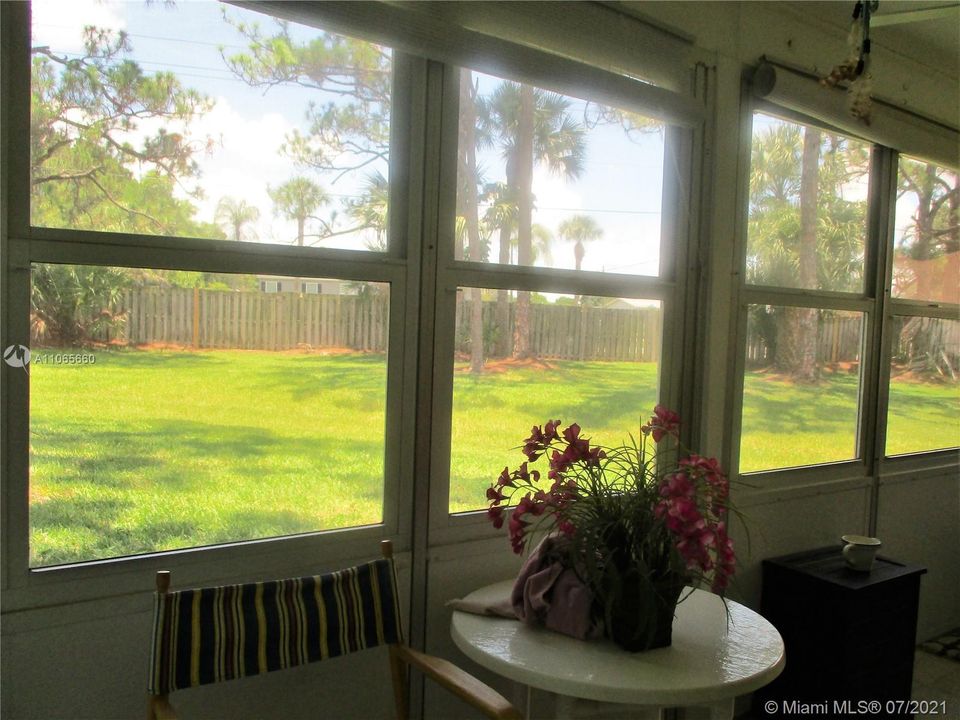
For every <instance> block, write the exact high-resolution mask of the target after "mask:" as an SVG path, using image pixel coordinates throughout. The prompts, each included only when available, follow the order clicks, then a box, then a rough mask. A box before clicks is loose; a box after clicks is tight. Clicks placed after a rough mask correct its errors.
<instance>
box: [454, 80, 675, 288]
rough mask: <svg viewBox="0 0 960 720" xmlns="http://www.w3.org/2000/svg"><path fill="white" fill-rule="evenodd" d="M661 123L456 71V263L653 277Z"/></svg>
mask: <svg viewBox="0 0 960 720" xmlns="http://www.w3.org/2000/svg"><path fill="white" fill-rule="evenodd" d="M663 147H664V136H663V126H662V125H661V124H659V123H658V122H656V121H654V120H651V119H650V118H646V117H642V116H640V115H637V114H635V113H631V112H627V111H624V110H619V109H617V108H613V107H609V106H606V105H601V104H599V103H594V102H586V101H584V100H579V99H576V98H572V97H567V96H565V95H560V94H557V93H553V92H549V91H547V90H543V89H541V88H538V87H534V86H532V85H524V84H521V83H516V82H512V81H510V80H502V79H500V78H497V77H493V76H490V75H484V74H482V73H478V72H473V71H470V70H462V71H461V78H460V141H459V149H460V152H459V154H458V165H457V176H458V186H457V187H458V192H457V225H456V233H455V238H454V242H455V247H454V255H455V257H456V258H457V259H466V260H472V261H475V262H491V263H500V264H504V265H507V264H510V265H522V266H537V267H553V268H567V269H576V270H590V271H594V272H616V273H627V274H631V275H649V276H656V275H658V274H659V272H660V218H661V202H662V198H661V195H662V189H663Z"/></svg>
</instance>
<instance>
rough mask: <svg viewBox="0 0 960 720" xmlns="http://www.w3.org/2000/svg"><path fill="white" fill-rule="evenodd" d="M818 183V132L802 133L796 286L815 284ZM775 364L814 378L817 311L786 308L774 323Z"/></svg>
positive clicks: (798, 376) (796, 375)
mask: <svg viewBox="0 0 960 720" xmlns="http://www.w3.org/2000/svg"><path fill="white" fill-rule="evenodd" d="M819 185H820V131H819V130H818V129H816V128H811V127H807V128H806V129H805V130H804V133H803V158H802V164H801V169H800V237H799V248H798V263H799V268H798V271H799V280H800V287H803V288H809V289H814V288H816V287H817V195H818V190H819ZM777 360H778V362H777V364H778V365H779V366H780V369H781V370H784V371H786V372H788V373H790V374H791V375H792V376H793V378H794V379H795V380H797V381H799V382H808V383H809V382H814V381H815V380H816V379H817V311H816V310H814V309H812V308H799V307H787V308H785V309H784V317H783V318H782V320H781V321H780V323H779V324H778V339H777Z"/></svg>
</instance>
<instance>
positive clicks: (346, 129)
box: [30, 0, 392, 250]
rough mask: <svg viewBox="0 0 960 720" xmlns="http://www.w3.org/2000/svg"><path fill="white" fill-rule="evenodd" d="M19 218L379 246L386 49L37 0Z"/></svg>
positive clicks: (217, 11) (281, 27)
mask: <svg viewBox="0 0 960 720" xmlns="http://www.w3.org/2000/svg"><path fill="white" fill-rule="evenodd" d="M32 48H33V49H32V56H33V57H32V60H33V77H32V90H33V94H32V125H31V138H30V145H31V177H32V185H31V222H32V223H33V224H34V225H38V226H44V227H56V228H77V229H86V230H104V231H107V230H109V231H113V232H133V233H145V234H150V235H154V234H156V235H174V236H182V237H183V236H185V237H204V238H220V239H225V240H234V241H248V242H262V243H281V244H288V245H319V246H322V247H337V248H353V249H359V250H363V249H365V248H369V249H383V247H384V245H385V242H386V215H387V174H388V173H387V164H388V163H387V157H388V151H389V137H390V129H389V124H390V91H391V78H392V61H391V53H390V50H389V49H387V48H383V47H380V46H377V45H372V44H370V43H367V42H363V41H360V40H355V39H353V38H348V37H345V36H343V35H336V34H334V33H329V32H324V31H322V30H317V29H315V28H312V27H306V26H301V25H297V24H296V23H282V24H281V23H279V22H276V21H273V20H271V19H269V18H267V17H266V16H264V15H263V14H262V13H258V12H253V11H248V10H243V9H240V8H236V7H231V6H227V5H222V4H220V3H218V2H212V1H209V0H203V1H197V2H181V3H164V2H118V1H115V0H110V1H107V0H104V1H103V2H101V1H99V0H98V1H97V2H92V1H90V0H85V1H83V2H78V1H76V0H37V1H36V2H34V3H33V43H32Z"/></svg>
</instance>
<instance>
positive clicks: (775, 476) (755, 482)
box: [724, 84, 960, 523]
mask: <svg viewBox="0 0 960 720" xmlns="http://www.w3.org/2000/svg"><path fill="white" fill-rule="evenodd" d="M742 98H743V103H742V107H743V108H744V113H743V116H742V118H741V119H742V128H741V143H740V150H741V153H740V163H739V166H740V169H739V173H738V176H739V178H740V183H739V193H740V201H739V203H738V231H737V241H736V243H737V246H736V253H735V257H736V268H737V271H738V275H739V278H740V279H739V282H738V286H737V288H735V295H736V305H735V306H736V307H737V313H736V317H735V318H734V329H733V336H734V337H735V338H736V359H735V362H734V369H733V379H732V382H731V384H730V388H731V391H730V395H729V396H728V400H729V401H728V407H729V408H730V410H731V413H732V418H733V422H732V423H731V427H730V432H729V433H728V434H727V438H726V439H725V441H724V447H725V450H726V452H725V454H726V456H727V457H729V458H730V467H731V472H732V473H733V474H735V475H739V476H740V477H741V480H743V484H744V486H745V487H747V488H748V489H747V491H746V492H745V495H747V496H751V495H755V494H760V495H765V494H767V493H769V492H773V493H779V492H782V491H788V490H793V489H802V488H808V487H811V486H816V485H822V484H831V485H839V486H849V487H865V486H868V485H875V484H876V482H877V478H878V477H879V476H880V475H881V474H886V473H889V472H897V471H905V470H919V469H927V468H940V467H948V466H950V465H953V466H955V465H956V463H957V459H958V449H957V448H948V449H942V450H931V451H927V452H922V453H911V454H908V455H898V456H895V457H888V456H886V455H885V454H884V451H885V440H886V436H885V433H886V412H887V399H888V391H889V376H890V354H891V348H892V345H891V342H892V338H890V331H891V328H890V320H891V317H892V316H893V315H905V314H907V315H913V314H916V315H920V316H924V317H953V318H956V317H957V316H958V314H960V308H958V307H957V306H953V305H948V304H938V303H919V302H916V301H904V300H895V299H891V298H890V278H891V272H892V256H893V242H894V237H893V235H894V222H893V219H894V211H895V205H896V183H897V171H898V165H897V158H898V154H897V153H896V151H894V150H891V149H890V148H886V147H883V146H880V145H877V144H876V143H871V144H872V150H871V158H870V185H869V192H868V200H867V203H868V209H867V228H866V244H865V247H864V255H865V257H864V273H863V276H864V286H863V288H862V291H861V292H859V293H854V292H832V291H820V290H805V289H794V288H780V287H770V286H761V285H749V284H747V283H746V282H745V273H744V268H745V263H746V254H747V226H748V215H749V177H750V164H751V151H752V129H753V118H754V114H755V113H765V114H770V115H774V116H777V117H779V118H782V119H784V120H786V121H788V122H795V123H802V124H804V125H809V126H813V127H819V128H822V129H824V130H826V131H828V132H835V133H838V134H841V135H845V136H847V137H854V138H855V139H858V140H861V141H863V142H867V143H870V142H871V141H870V140H867V139H864V138H858V137H857V136H856V135H853V134H852V133H851V132H850V131H849V130H846V129H837V128H835V127H832V126H830V125H828V124H826V123H824V122H823V121H820V120H816V119H814V118H810V117H807V116H804V115H801V114H799V113H797V112H796V111H793V110H790V109H787V108H785V107H782V106H778V105H775V104H773V103H771V102H769V101H765V100H762V99H757V98H755V97H753V95H752V89H751V88H750V87H749V85H747V84H745V85H744V87H743V89H742ZM751 305H786V306H796V307H807V308H813V309H827V310H840V311H853V312H860V313H863V319H864V320H863V329H862V346H861V358H862V361H861V365H860V368H861V369H860V391H859V402H858V415H857V427H856V429H855V432H856V435H855V437H856V449H857V451H856V456H855V457H854V458H851V459H849V460H843V461H838V462H829V463H810V464H807V465H800V466H796V467H789V468H777V469H768V470H762V471H757V472H750V473H745V474H744V473H739V460H740V443H741V437H742V421H743V389H744V378H745V372H746V344H747V317H748V309H749V307H750V306H751ZM871 515H872V518H875V513H871ZM873 521H874V520H873V519H871V523H872V522H873Z"/></svg>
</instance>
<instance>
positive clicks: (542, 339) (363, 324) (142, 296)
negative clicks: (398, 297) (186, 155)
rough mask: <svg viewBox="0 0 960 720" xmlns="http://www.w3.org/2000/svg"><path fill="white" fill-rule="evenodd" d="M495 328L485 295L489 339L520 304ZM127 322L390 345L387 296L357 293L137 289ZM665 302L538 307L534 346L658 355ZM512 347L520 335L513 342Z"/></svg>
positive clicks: (283, 345)
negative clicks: (654, 304)
mask: <svg viewBox="0 0 960 720" xmlns="http://www.w3.org/2000/svg"><path fill="white" fill-rule="evenodd" d="M508 309H509V319H508V321H507V324H506V326H505V327H502V328H501V327H497V322H496V313H497V304H496V302H494V301H488V302H484V303H483V319H484V327H485V330H486V332H485V336H486V338H487V341H486V342H485V345H487V346H488V347H485V351H486V354H487V356H492V354H493V353H492V347H493V342H492V338H494V337H496V336H497V335H499V336H500V337H506V338H511V339H512V337H513V331H514V324H515V322H516V304H515V303H510V304H509V305H508ZM122 310H123V311H124V321H123V322H122V323H121V325H120V327H119V328H116V329H115V330H114V331H113V332H111V336H112V337H111V338H106V337H104V338H102V339H113V340H120V341H123V342H128V343H131V344H135V345H149V344H171V345H183V346H187V347H197V348H222V349H248V350H290V349H294V348H298V347H304V346H311V347H341V348H350V349H352V350H363V351H372V352H383V351H385V350H386V349H387V334H388V300H387V298H386V297H382V296H374V297H359V296H356V295H311V294H303V295H301V294H297V293H262V292H236V291H233V292H231V291H225V290H200V289H196V288H136V289H133V290H129V291H127V293H126V294H125V296H124V300H123V308H122ZM469 318H470V313H469V301H467V300H462V301H461V302H459V303H457V335H456V337H457V349H458V350H459V351H461V352H469V350H470V345H469V343H470V327H469ZM661 333H662V323H661V319H660V310H659V308H655V307H650V308H597V307H578V306H572V305H547V304H541V303H534V304H532V305H531V306H530V347H531V350H532V352H533V353H534V354H535V355H536V356H538V357H543V358H551V359H561V360H628V361H640V362H655V361H657V360H658V359H659V357H660V338H661ZM509 346H510V347H512V342H510V343H509Z"/></svg>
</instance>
